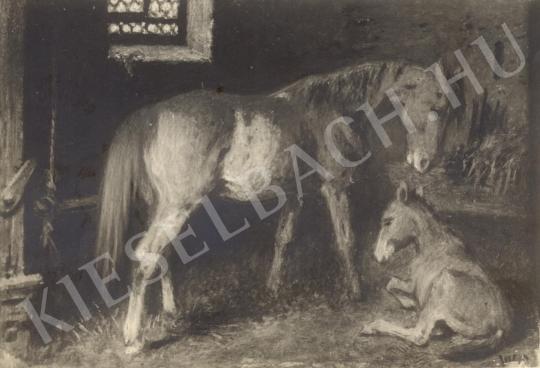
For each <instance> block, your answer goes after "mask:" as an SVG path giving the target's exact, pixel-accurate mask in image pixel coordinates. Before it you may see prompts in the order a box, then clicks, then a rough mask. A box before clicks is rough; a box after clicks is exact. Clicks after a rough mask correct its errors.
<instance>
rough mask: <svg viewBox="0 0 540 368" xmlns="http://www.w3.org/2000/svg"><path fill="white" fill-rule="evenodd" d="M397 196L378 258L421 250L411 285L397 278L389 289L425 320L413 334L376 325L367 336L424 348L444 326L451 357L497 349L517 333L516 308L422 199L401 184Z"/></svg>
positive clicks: (389, 211) (377, 249) (369, 327)
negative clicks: (404, 250)
mask: <svg viewBox="0 0 540 368" xmlns="http://www.w3.org/2000/svg"><path fill="white" fill-rule="evenodd" d="M396 196H397V198H396V199H395V200H394V201H393V202H392V203H391V204H390V206H389V207H388V209H387V210H386V212H385V213H384V215H383V219H382V224H381V231H380V233H379V237H378V240H377V245H376V247H375V258H376V259H377V261H378V262H383V261H386V260H388V259H389V258H390V257H391V256H392V255H393V254H394V252H397V251H399V250H400V249H402V248H404V247H407V246H409V245H414V246H415V247H416V255H415V259H414V260H413V261H412V263H411V265H410V280H409V281H402V280H400V279H398V278H395V277H392V279H391V280H390V282H389V283H388V285H387V286H386V289H387V290H388V291H389V292H390V293H391V294H392V295H394V296H395V297H396V298H397V299H398V301H399V302H400V303H401V305H402V306H403V307H405V308H412V307H416V308H417V309H418V312H419V318H418V321H417V323H416V326H414V327H412V328H404V327H402V326H399V325H396V324H394V323H391V322H387V321H385V320H376V321H374V322H371V323H369V324H367V325H366V326H364V328H363V330H362V333H363V334H366V335H372V334H377V333H380V334H387V335H392V336H397V337H400V338H402V339H405V340H408V341H410V342H412V343H414V344H416V345H419V346H421V345H425V344H427V342H428V340H429V338H430V336H431V335H434V334H435V332H434V327H437V328H438V327H439V326H441V324H442V325H446V327H448V328H449V329H450V330H452V332H453V333H454V336H453V338H452V340H451V343H450V346H449V347H448V349H447V351H445V352H444V353H443V354H442V355H443V356H445V357H448V358H453V357H456V356H459V355H460V354H469V353H484V352H489V351H493V350H495V349H497V348H498V347H499V346H500V344H501V342H502V340H503V338H504V337H506V336H508V334H509V332H510V329H511V317H510V307H509V306H508V304H507V302H506V300H505V299H504V297H503V295H502V293H501V291H500V290H499V288H498V287H497V286H496V285H495V284H494V283H493V282H492V281H491V280H490V279H489V277H488V276H487V275H486V273H485V272H484V271H483V270H482V268H481V267H480V266H479V265H478V264H477V263H475V262H474V261H473V260H472V259H470V258H469V257H468V256H467V254H466V252H465V247H464V245H463V243H462V242H461V240H459V239H458V238H456V237H455V236H454V235H453V234H452V233H451V232H450V231H449V230H448V229H447V228H446V227H445V226H444V225H443V224H441V223H440V222H439V221H438V220H437V219H436V217H435V216H434V213H433V211H432V210H431V209H430V208H429V206H428V205H427V204H426V203H425V201H424V200H423V199H422V198H421V194H420V193H413V192H409V190H408V188H407V185H406V184H405V183H401V185H400V187H399V188H398V190H397V193H396ZM436 325H437V326H436Z"/></svg>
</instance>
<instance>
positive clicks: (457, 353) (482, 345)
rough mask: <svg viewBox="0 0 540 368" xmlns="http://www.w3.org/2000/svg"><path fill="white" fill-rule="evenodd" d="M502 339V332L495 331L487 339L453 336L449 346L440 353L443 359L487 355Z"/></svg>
mask: <svg viewBox="0 0 540 368" xmlns="http://www.w3.org/2000/svg"><path fill="white" fill-rule="evenodd" d="M502 339H503V330H500V329H499V330H497V332H495V333H494V334H492V335H491V336H488V337H483V338H475V339H467V338H464V337H462V336H459V335H456V336H453V337H452V339H451V341H450V346H449V347H447V348H446V349H445V351H443V352H442V353H440V355H441V357H443V358H445V359H460V358H463V357H464V356H467V355H472V354H487V353H490V352H493V351H495V350H496V349H497V348H498V347H499V346H500V344H501V342H502Z"/></svg>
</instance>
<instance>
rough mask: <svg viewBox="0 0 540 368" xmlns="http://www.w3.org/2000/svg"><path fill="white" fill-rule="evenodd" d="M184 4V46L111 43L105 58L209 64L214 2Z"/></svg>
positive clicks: (188, 0)
mask: <svg viewBox="0 0 540 368" xmlns="http://www.w3.org/2000/svg"><path fill="white" fill-rule="evenodd" d="M182 1H185V2H186V27H185V28H186V33H185V41H186V42H185V45H158V44H156V45H151V44H129V45H126V44H121V43H112V44H111V45H110V46H109V58H111V59H113V60H117V61H120V62H123V63H126V62H133V61H138V62H165V63H181V62H198V63H209V62H211V61H212V46H213V26H214V0H182Z"/></svg>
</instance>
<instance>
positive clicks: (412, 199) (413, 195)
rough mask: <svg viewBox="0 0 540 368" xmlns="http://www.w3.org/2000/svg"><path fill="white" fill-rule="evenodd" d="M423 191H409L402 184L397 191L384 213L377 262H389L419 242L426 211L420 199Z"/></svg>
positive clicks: (377, 249) (377, 245)
mask: <svg viewBox="0 0 540 368" xmlns="http://www.w3.org/2000/svg"><path fill="white" fill-rule="evenodd" d="M422 196H423V193H422V190H421V189H416V190H409V188H408V187H407V184H406V183H404V182H402V183H401V184H400V185H399V188H398V189H397V191H396V199H395V200H394V201H392V203H390V205H389V206H388V208H387V209H386V211H384V214H383V217H382V220H381V230H380V232H379V237H378V239H377V244H376V245H375V259H376V260H377V262H384V261H387V260H388V259H389V258H390V257H391V256H392V255H393V254H394V253H395V252H397V251H398V250H400V249H403V248H404V247H406V246H408V245H409V244H411V243H414V242H415V241H416V240H417V237H418V235H419V234H418V232H419V230H420V226H419V225H421V224H419V223H418V222H419V221H421V220H422V219H421V216H418V214H419V212H425V211H426V209H425V208H424V205H423V203H422V201H421V200H420V197H422Z"/></svg>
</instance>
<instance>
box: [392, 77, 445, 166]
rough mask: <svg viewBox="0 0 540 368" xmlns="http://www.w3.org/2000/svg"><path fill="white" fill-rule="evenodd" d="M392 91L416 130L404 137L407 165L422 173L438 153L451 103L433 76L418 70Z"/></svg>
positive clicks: (400, 81)
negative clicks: (405, 139) (405, 138)
mask: <svg viewBox="0 0 540 368" xmlns="http://www.w3.org/2000/svg"><path fill="white" fill-rule="evenodd" d="M393 88H394V90H395V91H396V94H397V96H398V97H399V99H400V101H401V103H402V104H403V105H404V107H405V110H406V111H407V114H408V115H409V117H410V118H411V120H412V122H413V124H414V126H415V128H416V129H415V131H414V132H410V133H408V134H407V163H408V164H409V165H412V166H413V167H414V168H415V169H416V170H417V171H419V172H420V173H425V172H426V171H428V170H429V169H430V168H431V167H432V166H433V164H434V162H435V161H436V160H437V158H438V155H439V151H440V150H441V145H442V139H443V137H444V131H445V128H446V124H447V123H448V121H449V116H450V114H449V112H450V108H451V107H450V103H449V101H448V99H447V97H446V96H445V94H444V93H443V92H442V89H441V87H440V84H439V83H438V81H437V79H436V78H435V76H434V75H433V74H432V73H431V72H428V71H425V70H423V69H421V68H419V67H414V68H411V70H410V71H409V72H407V73H404V74H403V75H402V76H401V77H400V78H399V79H398V80H397V81H396V84H395V85H394V86H393Z"/></svg>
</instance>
